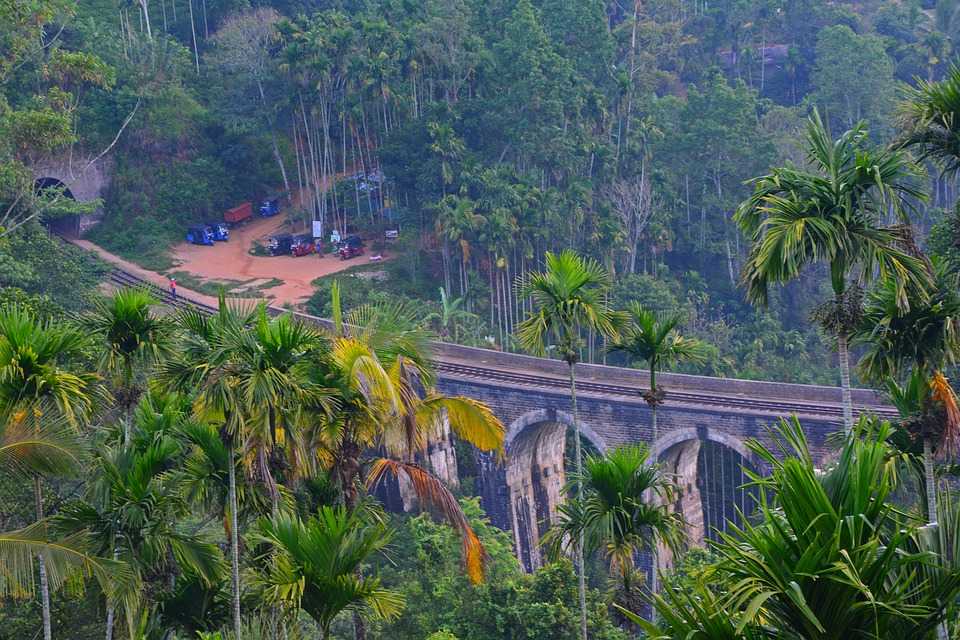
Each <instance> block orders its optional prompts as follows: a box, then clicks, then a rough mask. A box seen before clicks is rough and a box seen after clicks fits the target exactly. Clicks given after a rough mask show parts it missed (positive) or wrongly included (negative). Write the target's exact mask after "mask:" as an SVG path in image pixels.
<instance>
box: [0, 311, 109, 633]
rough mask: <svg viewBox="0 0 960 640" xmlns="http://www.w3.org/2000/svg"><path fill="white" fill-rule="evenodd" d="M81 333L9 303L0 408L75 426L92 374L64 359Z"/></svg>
mask: <svg viewBox="0 0 960 640" xmlns="http://www.w3.org/2000/svg"><path fill="white" fill-rule="evenodd" d="M84 342H85V338H84V336H83V334H82V333H80V332H79V331H78V330H76V329H75V328H73V327H71V326H70V325H67V324H64V323H60V322H53V321H49V320H46V321H41V320H39V319H38V318H36V317H35V316H33V314H31V313H30V312H28V311H26V310H24V309H21V308H20V307H19V306H17V305H14V306H12V307H11V308H9V309H7V310H4V311H3V312H0V411H3V412H6V413H7V414H8V415H9V414H12V413H13V412H16V411H28V412H33V411H35V410H40V411H44V412H46V415H47V416H48V417H49V418H51V419H56V416H57V415H59V416H62V417H63V419H64V420H66V421H67V423H68V424H70V425H72V426H74V427H76V426H78V425H79V423H80V421H82V420H83V419H84V418H85V417H86V416H87V415H88V414H89V413H90V411H91V410H92V406H93V400H94V398H95V397H96V396H97V393H96V392H97V389H96V387H95V384H96V376H95V375H93V374H90V373H74V372H72V371H70V370H69V369H68V368H67V367H66V361H67V360H68V359H69V358H71V357H74V356H76V355H78V354H79V353H80V351H81V349H82V347H83V345H84ZM33 480H34V498H35V503H36V505H35V506H36V512H37V521H38V522H40V521H42V520H43V499H42V487H43V481H42V469H38V470H37V473H35V474H34V477H33ZM46 558H47V556H46V555H45V554H42V553H41V554H39V555H38V556H37V561H38V563H39V565H40V598H41V604H42V615H43V633H44V640H50V638H51V636H52V628H51V621H50V590H49V586H48V575H47V568H46V566H45V564H46Z"/></svg>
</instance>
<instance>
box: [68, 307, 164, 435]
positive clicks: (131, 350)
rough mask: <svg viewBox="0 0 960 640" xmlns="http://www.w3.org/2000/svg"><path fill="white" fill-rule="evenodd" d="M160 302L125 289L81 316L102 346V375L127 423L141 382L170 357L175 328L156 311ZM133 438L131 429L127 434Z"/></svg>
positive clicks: (85, 325)
mask: <svg viewBox="0 0 960 640" xmlns="http://www.w3.org/2000/svg"><path fill="white" fill-rule="evenodd" d="M158 304H159V302H158V301H157V299H156V298H154V297H153V296H152V295H151V294H150V293H149V292H148V291H147V290H145V289H121V290H119V291H117V292H116V293H114V294H113V296H111V297H109V298H97V299H96V300H94V302H93V309H92V310H91V311H89V312H87V313H85V314H84V315H82V316H81V318H80V322H81V325H82V326H83V328H85V329H86V330H87V331H89V332H90V333H91V334H92V335H93V336H94V337H95V338H96V339H97V341H98V342H99V343H100V344H101V345H102V349H101V351H100V363H99V369H100V372H101V373H102V374H103V375H104V376H107V377H108V378H110V379H111V380H112V381H113V384H114V388H115V390H116V391H115V394H114V395H115V396H116V397H117V399H118V400H119V401H120V405H121V407H122V409H123V413H124V420H129V416H128V415H127V414H128V413H129V411H130V408H131V407H133V406H134V405H135V404H136V401H137V396H138V395H139V392H140V389H138V388H137V381H138V379H139V378H140V377H141V376H142V375H145V374H146V373H148V372H149V369H150V368H151V367H153V366H154V365H155V364H157V363H158V362H159V361H160V360H161V359H162V358H163V357H165V356H166V355H168V354H169V353H170V349H171V348H172V346H173V344H172V343H173V334H172V328H173V327H172V325H171V323H170V322H169V321H168V320H167V318H166V317H164V316H161V315H158V314H157V313H156V312H155V311H154V308H155V307H156V305H158ZM126 433H127V435H128V436H129V429H127V430H126Z"/></svg>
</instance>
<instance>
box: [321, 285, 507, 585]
mask: <svg viewBox="0 0 960 640" xmlns="http://www.w3.org/2000/svg"><path fill="white" fill-rule="evenodd" d="M333 309H334V314H333V315H334V324H335V334H334V335H333V336H332V337H331V348H330V351H329V353H327V354H325V357H323V358H322V359H320V360H319V361H318V362H317V363H316V365H315V372H314V373H315V375H316V376H318V377H319V379H320V380H322V383H323V384H324V385H325V386H328V387H330V388H332V389H333V390H335V393H334V397H335V398H336V399H337V411H336V412H335V413H334V414H333V415H332V416H321V417H320V420H318V421H317V432H316V433H315V434H314V436H313V438H312V439H310V438H307V440H308V441H311V442H313V443H314V444H313V446H312V447H311V448H313V449H315V450H316V451H317V453H318V455H319V456H320V457H321V458H322V459H323V463H324V465H325V467H326V468H327V469H328V470H329V471H330V473H331V476H332V477H333V478H334V479H335V481H336V483H337V484H338V486H339V488H340V491H342V492H343V496H344V502H345V504H346V505H347V507H348V508H355V507H356V506H357V505H358V504H359V501H360V498H361V491H364V490H368V489H370V488H371V487H373V486H374V485H376V484H377V483H378V482H379V481H380V480H381V478H382V477H383V476H384V474H386V473H390V474H393V475H394V476H403V477H404V478H405V479H407V480H408V481H409V486H410V487H411V488H412V489H413V490H414V492H415V493H416V495H417V497H418V498H419V499H420V500H422V501H423V502H425V503H427V504H429V505H431V506H433V507H434V508H436V509H437V510H438V511H439V512H440V513H441V514H442V515H443V516H444V517H445V518H446V519H447V520H448V521H449V522H450V523H451V524H452V525H453V526H454V527H455V528H457V529H458V531H459V532H460V534H461V539H462V541H463V553H464V564H465V566H466V570H467V574H468V576H469V577H470V579H471V580H473V581H474V582H479V581H481V580H482V579H483V547H482V545H481V544H480V541H479V539H478V538H477V536H476V534H475V533H474V532H473V529H472V528H471V527H470V525H469V522H468V521H467V518H466V516H465V515H464V514H463V512H462V510H461V509H460V505H459V503H458V502H457V501H456V499H455V498H454V497H453V495H452V494H451V493H450V491H449V489H447V488H446V486H444V484H443V483H442V482H441V481H440V480H439V479H438V478H436V477H435V476H434V475H433V474H432V473H430V471H429V470H428V469H425V468H424V467H422V466H421V465H419V464H418V463H417V459H418V456H419V457H420V458H423V457H425V456H424V454H425V453H426V450H427V447H428V444H429V441H430V439H431V438H436V437H438V436H440V435H442V433H443V431H444V430H445V429H446V426H447V425H449V428H450V430H452V431H453V433H454V434H455V435H456V436H457V437H458V438H461V439H462V440H464V441H465V442H468V443H470V444H472V445H474V446H476V447H477V448H479V449H481V450H483V451H497V452H500V451H501V450H502V448H503V441H504V436H505V429H504V426H503V424H502V423H501V422H500V420H498V419H497V418H496V416H494V415H493V413H492V412H491V411H490V410H489V408H487V407H486V406H485V405H484V404H482V403H480V402H477V401H476V400H473V399H471V398H466V397H460V396H446V395H442V394H439V393H437V392H436V391H435V389H434V388H433V381H434V378H435V376H434V373H433V367H432V363H431V361H430V358H429V355H428V353H429V352H428V340H427V339H428V337H429V336H428V334H427V333H426V332H424V331H423V330H422V329H420V328H419V327H418V325H417V323H416V321H415V314H414V313H413V309H412V308H411V307H409V306H408V305H403V304H390V305H365V306H361V307H359V308H357V309H354V310H352V311H351V312H350V313H348V314H346V318H345V319H343V318H342V315H343V314H342V312H341V307H340V298H339V290H338V288H336V287H335V288H334V291H333ZM375 449H381V450H382V451H383V452H384V453H385V454H386V455H385V456H383V457H379V458H375V459H374V460H373V461H372V464H371V466H370V468H369V470H368V471H367V473H366V474H365V475H366V477H365V478H364V477H363V476H364V474H363V464H362V462H363V460H362V455H363V453H364V452H365V451H370V450H375ZM361 480H363V482H362V484H361Z"/></svg>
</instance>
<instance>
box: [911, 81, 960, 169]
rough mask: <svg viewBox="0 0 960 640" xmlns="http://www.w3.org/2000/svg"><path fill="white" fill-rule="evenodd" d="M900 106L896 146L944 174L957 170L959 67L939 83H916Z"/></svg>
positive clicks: (959, 149)
mask: <svg viewBox="0 0 960 640" xmlns="http://www.w3.org/2000/svg"><path fill="white" fill-rule="evenodd" d="M906 91H907V94H906V100H905V101H904V102H903V103H902V104H901V106H900V113H899V121H900V122H899V124H900V129H901V130H902V131H903V134H902V136H901V137H900V140H899V144H900V145H901V146H905V147H913V148H914V149H916V150H917V151H918V153H919V156H920V159H921V160H933V161H934V162H936V163H938V164H939V165H940V166H941V168H942V169H943V172H944V173H946V174H951V175H952V174H956V173H957V171H958V170H960V66H957V65H953V66H951V68H950V71H949V73H948V74H947V77H946V78H944V79H943V80H942V81H940V82H930V81H927V80H917V83H916V86H915V87H911V88H908V89H906Z"/></svg>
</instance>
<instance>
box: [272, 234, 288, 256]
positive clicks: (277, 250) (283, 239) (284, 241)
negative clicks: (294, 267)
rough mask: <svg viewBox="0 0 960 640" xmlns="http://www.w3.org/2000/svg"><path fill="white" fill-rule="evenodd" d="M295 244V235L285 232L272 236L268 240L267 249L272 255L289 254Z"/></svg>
mask: <svg viewBox="0 0 960 640" xmlns="http://www.w3.org/2000/svg"><path fill="white" fill-rule="evenodd" d="M292 246H293V236H291V235H290V234H289V233H284V234H281V235H278V236H270V239H269V240H267V250H268V251H270V255H272V256H288V255H290V248H291V247H292Z"/></svg>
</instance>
